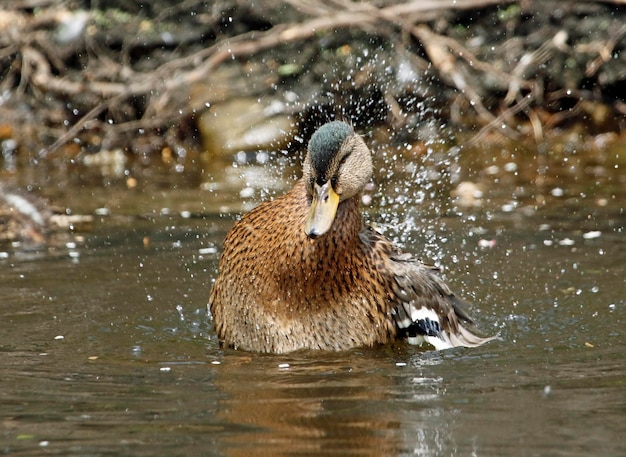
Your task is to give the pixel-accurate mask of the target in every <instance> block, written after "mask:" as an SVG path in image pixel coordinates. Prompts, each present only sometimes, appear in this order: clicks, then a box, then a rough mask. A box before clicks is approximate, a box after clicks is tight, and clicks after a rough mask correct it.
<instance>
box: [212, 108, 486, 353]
mask: <svg viewBox="0 0 626 457" xmlns="http://www.w3.org/2000/svg"><path fill="white" fill-rule="evenodd" d="M372 175H373V165H372V153H371V151H370V149H369V148H368V146H367V145H366V143H365V141H364V140H363V138H362V137H361V136H360V135H359V134H357V133H356V132H355V130H354V128H353V127H352V126H351V125H350V124H348V123H347V122H344V121H339V120H336V121H331V122H328V123H325V124H324V125H322V126H321V127H319V128H318V129H317V130H316V131H315V132H314V133H313V135H312V136H311V138H310V140H309V143H308V147H307V153H306V157H305V159H304V163H303V166H302V178H301V179H299V180H298V181H297V182H296V183H295V185H294V186H293V188H292V189H291V190H290V191H289V192H287V193H286V194H284V195H283V196H280V197H278V198H275V199H274V200H271V201H266V202H264V203H261V204H260V205H258V206H257V207H256V208H254V209H253V210H251V211H250V212H248V213H246V214H244V215H243V216H242V217H241V219H240V220H239V221H237V222H236V223H235V224H234V225H233V227H232V228H231V229H230V231H229V232H228V233H227V235H226V238H225V240H224V244H223V248H222V252H221V254H220V258H219V262H218V274H217V277H216V278H215V282H214V284H213V287H212V290H211V293H210V297H209V303H208V310H209V313H210V316H211V317H212V319H213V323H214V326H215V329H216V333H217V337H218V338H219V342H220V345H221V346H222V347H228V348H233V349H239V350H244V351H250V352H260V353H273V354H284V353H289V352H293V351H298V350H322V351H345V350H349V349H353V348H358V347H376V346H384V345H388V344H394V343H395V342H398V341H404V342H406V343H408V344H411V345H429V346H430V347H434V349H435V350H443V349H449V348H453V347H458V346H462V347H476V346H480V345H482V344H483V343H485V342H487V341H489V340H491V339H492V337H485V336H483V335H482V334H481V333H480V332H479V331H478V330H477V328H476V325H475V323H474V321H473V319H472V318H471V317H470V315H469V313H468V311H467V305H466V303H465V302H464V301H463V300H461V299H460V298H458V297H457V296H456V295H455V294H454V293H453V292H452V290H451V289H450V288H449V286H448V285H447V284H446V283H445V282H444V280H443V279H442V275H441V272H440V269H439V268H436V267H434V266H431V265H428V264H426V263H424V262H422V261H421V260H419V259H418V258H416V257H414V256H413V255H412V254H410V253H407V252H404V251H402V250H401V249H400V248H399V247H398V246H396V245H395V244H394V243H392V242H391V241H390V240H388V239H387V238H386V237H385V236H384V235H383V234H382V233H380V232H379V231H378V230H376V229H375V228H373V227H372V226H371V225H368V224H366V223H365V222H364V219H363V216H362V214H361V212H360V209H359V204H360V201H361V195H362V192H363V190H364V187H365V186H366V185H367V184H368V183H369V182H370V180H371V178H372Z"/></svg>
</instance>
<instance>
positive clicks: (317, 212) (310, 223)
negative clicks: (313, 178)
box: [304, 181, 339, 238]
mask: <svg viewBox="0 0 626 457" xmlns="http://www.w3.org/2000/svg"><path fill="white" fill-rule="evenodd" d="M337 206H339V195H337V193H336V192H335V191H334V190H333V188H332V186H331V185H330V181H329V182H327V183H324V184H323V185H321V186H320V185H318V184H315V185H314V186H313V201H312V202H311V208H310V209H309V215H308V216H307V218H306V224H305V226H304V233H306V235H307V236H308V237H309V238H317V237H318V236H322V235H323V234H324V233H326V232H327V231H328V230H329V229H330V227H331V226H332V225H333V221H334V220H335V214H337Z"/></svg>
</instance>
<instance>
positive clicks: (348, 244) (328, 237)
mask: <svg viewBox="0 0 626 457" xmlns="http://www.w3.org/2000/svg"><path fill="white" fill-rule="evenodd" d="M359 200H360V196H359V195H357V196H354V197H352V198H349V199H347V200H344V201H342V202H341V203H339V206H338V207H337V214H336V215H335V220H334V221H333V225H332V227H331V228H330V230H329V231H328V233H326V234H325V235H322V236H321V237H319V238H317V239H315V240H311V243H312V244H317V245H318V246H326V247H327V248H330V249H331V250H332V249H333V248H334V249H339V250H341V249H352V248H353V246H354V244H355V243H357V242H358V241H359V239H360V238H359V232H360V231H361V228H362V227H363V219H362V216H361V213H360V211H359Z"/></svg>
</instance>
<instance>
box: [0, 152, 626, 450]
mask: <svg viewBox="0 0 626 457" xmlns="http://www.w3.org/2000/svg"><path fill="white" fill-rule="evenodd" d="M476 157H478V158H476ZM615 157H618V156H615ZM474 158H475V161H477V162H478V164H479V165H476V164H475V163H474V164H467V165H465V164H464V161H463V160H464V159H463V160H460V161H459V162H458V164H460V165H459V166H460V167H461V169H462V172H463V173H465V175H466V176H465V177H466V178H467V179H472V180H473V181H476V182H482V183H483V184H485V183H486V184H487V187H486V188H485V189H484V192H485V196H484V198H483V204H482V205H481V206H480V207H477V208H469V209H468V208H456V207H454V205H451V204H450V202H449V192H448V191H449V189H448V190H446V189H445V188H444V189H443V190H441V189H440V187H441V186H436V187H437V188H438V189H439V190H437V191H436V192H434V193H433V192H430V191H429V189H431V188H432V187H433V186H431V185H429V184H428V182H429V181H428V177H427V176H426V175H424V174H422V172H414V171H410V170H415V169H418V168H420V167H422V165H424V161H419V160H418V161H416V162H415V163H416V164H417V165H416V166H415V167H413V168H410V167H409V171H406V170H407V168H406V167H405V166H404V165H403V166H402V167H400V166H399V165H397V168H398V169H397V170H394V162H393V161H390V162H387V161H384V163H383V164H384V165H385V167H384V168H385V170H380V168H383V167H382V166H381V167H379V172H380V173H383V172H384V173H385V176H387V177H388V179H390V183H392V182H393V180H397V181H396V182H400V183H403V184H402V185H400V186H399V187H398V186H393V185H392V184H389V183H384V182H380V181H379V182H378V183H377V186H376V188H375V189H374V190H372V192H371V194H372V202H371V204H370V205H369V206H366V207H365V210H366V212H367V214H368V217H369V218H370V219H373V220H375V221H377V222H380V223H383V224H384V223H387V224H388V225H387V226H386V228H387V231H388V234H389V236H391V237H394V238H396V239H398V240H399V241H400V242H402V243H403V245H404V248H405V249H407V250H409V251H412V252H414V253H416V254H417V255H419V256H421V257H424V258H426V259H430V260H433V261H436V262H440V263H442V264H443V265H445V266H446V267H447V270H446V277H447V279H448V281H449V282H450V284H451V285H452V286H453V288H454V289H455V290H457V291H458V292H459V293H460V294H461V295H462V296H464V297H466V298H468V299H469V300H471V301H472V302H473V303H474V308H473V311H474V314H475V316H476V318H477V321H478V323H479V325H480V327H481V328H482V329H484V331H485V332H486V333H489V334H497V335H499V337H500V339H499V340H497V341H494V342H491V343H489V344H487V345H485V346H483V347H480V348H475V349H463V348H460V349H454V350H449V351H445V352H434V351H425V350H423V349H419V348H412V347H404V346H401V345H399V346H397V347H386V348H377V349H355V350H352V351H349V352H342V353H336V354H335V353H316V352H302V353H295V354H289V355H281V356H271V355H256V354H249V353H245V352H236V351H229V350H227V351H224V350H221V349H220V348H219V345H218V343H217V340H216V336H215V333H214V331H213V328H212V324H211V321H210V316H208V315H207V311H206V303H207V300H208V294H209V291H210V288H211V284H212V280H213V279H214V278H215V275H216V271H217V270H216V269H217V259H218V256H219V250H220V249H221V242H222V239H223V237H224V235H225V233H226V231H227V230H228V228H229V227H230V226H231V225H232V223H233V221H234V219H235V218H236V217H237V215H238V214H239V212H240V211H241V209H242V208H244V207H249V206H253V205H254V204H255V202H258V200H259V199H260V198H262V197H266V196H268V195H274V194H277V193H280V192H281V191H282V189H283V188H284V187H288V186H290V183H291V181H289V179H286V180H284V181H281V180H280V179H278V180H274V181H272V179H274V178H275V176H274V177H273V178H272V177H271V176H270V182H274V183H275V184H276V183H278V184H276V185H275V186H274V187H272V188H270V189H269V190H268V189H267V187H268V186H267V182H268V181H267V176H265V177H263V176H262V175H261V176H262V179H261V178H259V179H260V181H256V178H255V176H259V175H258V169H257V168H255V167H250V168H249V169H248V172H244V171H241V170H242V167H238V168H237V170H239V171H234V172H233V173H231V175H233V176H237V177H239V176H241V180H242V181H241V183H242V185H235V184H232V182H230V184H229V183H227V182H226V180H227V179H228V176H231V175H228V174H224V176H223V177H222V178H220V177H219V176H217V177H216V176H211V177H210V178H207V182H208V184H207V185H195V184H194V185H188V186H181V185H179V184H176V185H174V186H172V187H171V188H167V187H164V188H148V189H147V190H146V191H145V192H125V191H123V190H120V189H119V188H116V187H105V188H100V187H91V188H86V189H85V188H80V189H81V190H80V191H76V189H75V190H74V191H71V190H69V191H65V192H66V193H60V200H61V201H60V202H59V203H60V204H66V205H68V206H72V207H73V208H75V211H79V210H80V211H83V212H89V213H92V214H96V223H95V228H94V230H93V231H92V232H89V233H84V234H80V235H79V236H78V237H75V236H66V235H58V239H57V240H56V242H55V243H52V244H51V246H50V247H48V248H46V249H40V250H28V249H21V248H20V247H19V246H17V247H6V248H5V249H4V250H3V252H4V254H3V256H2V258H1V259H0V284H1V286H0V320H1V322H2V324H1V328H2V332H1V334H0V358H1V361H2V368H1V373H2V375H1V376H0V420H1V421H2V432H1V434H0V443H1V444H0V449H1V450H2V452H3V453H4V454H7V455H20V456H29V455H33V456H34V455H37V456H39V455H63V456H68V455H75V456H96V455H98V456H100V455H172V456H176V455H234V456H236V455H327V454H330V455H373V456H383V455H385V456H386V455H390V456H404V455H407V456H408V455H420V456H435V455H476V456H502V455H508V456H535V455H537V456H539V455H542V456H543V455H553V456H561V455H562V456H588V455H607V456H608V455H616V456H617V455H624V454H626V441H624V439H623V434H624V432H626V425H625V424H626V422H625V421H624V418H625V417H626V339H625V335H624V328H625V325H626V322H625V319H626V302H625V298H624V297H625V295H626V293H625V292H626V284H625V279H624V278H626V266H625V265H626V262H625V260H626V238H625V237H624V222H625V220H626V219H625V215H624V195H625V194H624V191H623V190H619V188H620V187H619V184H620V181H619V175H620V171H619V170H617V171H615V169H611V168H610V166H608V169H609V170H610V171H609V175H608V176H609V178H611V179H608V178H606V176H605V177H604V178H602V179H603V181H602V183H601V184H603V185H602V186H600V185H597V184H594V182H595V181H594V180H593V178H592V177H591V178H590V177H585V176H584V174H583V176H582V178H580V179H570V178H571V177H568V176H563V175H561V176H560V177H559V173H558V172H554V173H552V174H551V175H550V177H549V178H550V179H549V181H548V182H545V181H542V182H541V183H536V182H531V178H525V177H524V173H523V169H524V167H525V166H526V165H527V164H526V163H525V162H524V161H523V160H519V161H518V162H517V163H518V164H519V169H518V170H519V171H520V172H519V173H513V167H512V166H508V168H506V169H507V170H509V171H508V172H506V173H508V175H506V174H503V172H498V170H495V171H494V169H493V168H491V169H489V167H493V166H494V165H497V166H499V167H500V170H502V169H504V168H505V167H506V164H507V163H510V160H511V159H509V158H505V159H498V160H492V159H491V158H489V159H486V158H482V159H481V158H480V155H478V156H474ZM380 160H383V159H380ZM472 160H474V159H472ZM612 160H620V159H619V157H618V158H617V159H615V158H614V159H612ZM494 162H495V164H494ZM500 162H502V163H500ZM426 165H427V166H428V164H426ZM243 168H244V169H245V168H246V167H243ZM435 169H436V167H434V166H433V167H432V169H430V172H431V173H430V175H432V174H433V173H434V171H433V170H435ZM622 169H623V168H622ZM255 170H256V171H255ZM463 170H464V171H463ZM485 170H487V171H485ZM489 170H490V171H489ZM553 170H554V169H553ZM216 175H218V174H216ZM288 175H289V176H290V175H291V171H290V172H289V173H288ZM430 175H429V176H430ZM425 176H426V177H425ZM507 176H508V178H507ZM220 179H221V180H223V182H222V181H220ZM238 179H239V178H238ZM433 179H434V178H433ZM494 180H496V182H493V181H494ZM238 182H239V181H238ZM259 183H261V184H259ZM414 184H415V185H416V186H415V187H414ZM403 185H404V186H408V188H413V189H415V188H419V189H421V190H426V191H427V192H425V193H424V192H422V193H418V192H416V193H415V194H412V197H411V198H409V199H408V201H407V199H406V198H404V199H403V198H402V197H403V195H404V196H406V193H405V192H404V190H403ZM255 186H256V187H255ZM246 187H249V189H248V190H247V191H245V192H244V193H241V192H242V189H243V188H246ZM452 187H454V186H453V185H452ZM581 188H583V189H584V192H583V191H582V190H581ZM70 189H71V187H70ZM260 189H265V192H261V191H260ZM394 189H395V190H394ZM554 189H561V190H557V191H555V190H554ZM616 189H617V190H616ZM581 192H582V193H581ZM418 194H419V195H418ZM242 196H243V202H244V204H243V205H241V204H240V202H241V201H242ZM539 197H541V198H542V199H543V200H541V201H540V198H539ZM102 206H107V207H108V209H109V211H108V212H102V211H96V208H98V207H102ZM163 208H167V210H164V209H163ZM99 214H100V215H99Z"/></svg>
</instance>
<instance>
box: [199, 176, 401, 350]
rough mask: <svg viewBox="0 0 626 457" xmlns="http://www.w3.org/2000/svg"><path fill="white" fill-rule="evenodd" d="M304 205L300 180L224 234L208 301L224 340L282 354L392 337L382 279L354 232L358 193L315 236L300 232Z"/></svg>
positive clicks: (358, 224) (393, 328) (339, 347)
mask: <svg viewBox="0 0 626 457" xmlns="http://www.w3.org/2000/svg"><path fill="white" fill-rule="evenodd" d="M308 209H309V202H308V197H307V194H306V191H305V188H304V184H303V182H302V181H300V182H299V183H298V184H297V185H296V186H295V187H294V189H293V190H292V191H290V192H289V193H288V194H286V195H284V196H282V197H280V198H277V199H276V200H274V201H271V202H266V203H263V204H261V205H260V206H258V207H257V208H255V209H254V210H252V211H251V212H249V213H248V214H246V215H244V216H243V218H242V219H241V221H239V222H237V223H236V224H235V226H234V227H233V228H232V230H231V231H230V232H229V234H228V235H227V237H226V240H225V242H224V250H223V252H222V255H221V258H220V263H219V275H218V277H217V279H216V282H215V285H214V287H213V290H212V292H211V297H210V300H209V304H210V308H211V313H212V315H213V319H214V321H215V324H216V328H217V332H218V336H219V337H220V339H221V340H223V341H224V343H225V344H226V345H229V346H234V347H238V348H241V349H247V350H254V351H262V352H277V353H280V352H289V351H293V350H297V349H305V348H308V349H325V350H343V349H349V348H352V347H356V346H372V345H374V344H376V343H386V342H387V341H389V340H390V339H392V338H394V337H395V335H396V332H397V328H396V326H395V323H394V320H393V317H392V316H391V312H390V311H391V310H390V306H391V305H390V302H389V292H388V290H387V288H386V282H387V281H386V280H385V278H383V277H382V276H381V275H380V273H379V272H378V271H377V269H376V266H375V265H373V262H372V258H371V252H370V251H369V250H368V249H366V246H365V245H364V244H363V242H362V240H361V238H360V236H359V233H360V231H361V229H362V221H361V216H360V214H359V211H358V204H357V199H351V200H346V201H344V202H342V203H341V204H340V205H339V208H338V210H337V215H336V220H335V223H334V225H333V228H332V229H331V230H330V231H329V232H328V233H327V234H326V235H324V236H323V237H320V238H318V239H310V238H308V237H307V236H306V234H305V233H304V229H303V227H304V224H305V220H306V217H307V213H308ZM387 285H388V284H387Z"/></svg>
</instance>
